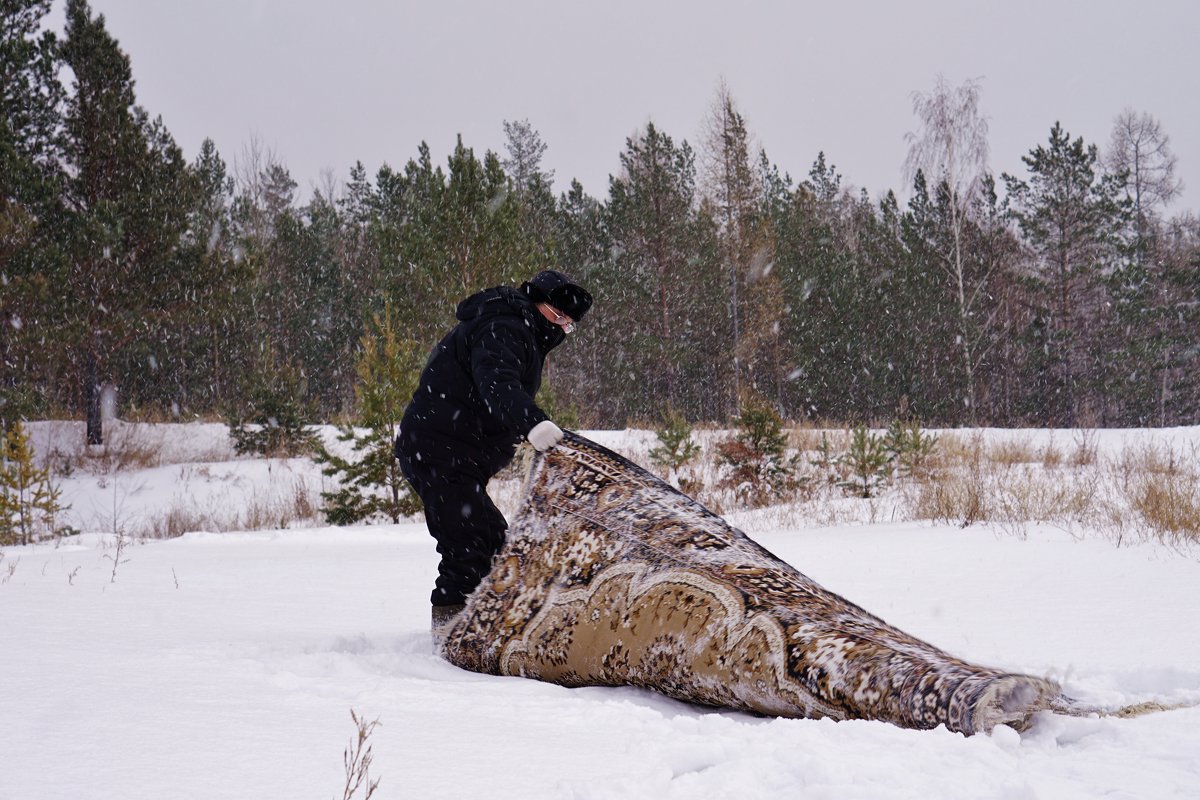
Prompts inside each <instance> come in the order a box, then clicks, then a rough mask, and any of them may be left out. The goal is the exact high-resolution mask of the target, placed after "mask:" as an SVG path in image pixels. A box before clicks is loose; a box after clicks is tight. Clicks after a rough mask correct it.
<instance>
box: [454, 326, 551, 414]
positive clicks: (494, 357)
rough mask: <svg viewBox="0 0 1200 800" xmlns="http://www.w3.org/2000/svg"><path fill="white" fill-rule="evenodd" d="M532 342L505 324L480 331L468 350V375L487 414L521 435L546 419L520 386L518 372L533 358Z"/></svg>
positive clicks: (534, 356) (534, 354) (534, 355)
mask: <svg viewBox="0 0 1200 800" xmlns="http://www.w3.org/2000/svg"><path fill="white" fill-rule="evenodd" d="M537 357H538V355H537V354H536V353H535V352H534V344H533V342H532V341H531V340H530V339H529V338H528V337H525V336H522V335H521V333H520V332H518V331H514V330H512V329H511V328H510V327H508V326H505V325H493V326H489V327H488V328H486V329H484V330H482V331H480V332H479V333H478V334H477V339H476V341H475V343H474V345H473V346H472V347H471V376H472V378H474V380H475V387H476V388H477V389H478V390H479V395H480V397H481V398H482V399H483V404H484V406H486V407H487V410H488V412H489V413H490V414H491V415H492V416H493V417H495V418H496V419H497V420H499V421H500V422H501V423H502V424H503V425H504V426H505V427H506V428H508V429H509V430H512V431H514V432H516V433H519V434H521V435H522V436H526V437H528V435H529V432H530V431H531V430H532V429H533V428H534V426H536V425H537V424H538V423H540V422H543V421H546V420H548V419H549V418H550V417H549V416H548V415H547V414H546V412H544V411H542V410H541V409H540V408H538V406H537V403H535V402H534V399H533V398H532V397H531V396H530V395H529V393H528V392H527V391H525V387H524V386H523V385H522V384H521V373H522V372H524V370H525V365H526V364H527V363H528V360H529V359H531V358H537Z"/></svg>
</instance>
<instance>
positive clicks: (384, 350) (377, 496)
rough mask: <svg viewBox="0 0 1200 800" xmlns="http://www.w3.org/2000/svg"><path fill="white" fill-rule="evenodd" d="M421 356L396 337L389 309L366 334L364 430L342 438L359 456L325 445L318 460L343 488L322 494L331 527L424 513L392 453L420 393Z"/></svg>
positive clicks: (361, 365) (345, 432)
mask: <svg viewBox="0 0 1200 800" xmlns="http://www.w3.org/2000/svg"><path fill="white" fill-rule="evenodd" d="M420 356H421V348H420V346H419V344H418V343H417V342H416V341H415V340H413V339H402V338H401V337H400V336H399V334H398V333H397V331H396V327H395V325H394V323H393V320H392V316H391V311H390V309H385V311H384V314H383V316H382V317H378V316H377V317H375V318H374V321H373V328H372V330H369V331H368V332H367V333H366V334H364V335H363V337H362V340H361V342H360V350H359V356H358V361H357V364H356V365H355V370H356V371H357V373H358V378H359V384H358V386H356V387H355V394H356V396H357V398H358V406H359V414H360V422H361V423H362V427H363V430H355V429H354V428H352V427H350V426H345V427H343V428H342V429H341V431H340V433H339V435H338V441H340V442H346V443H349V444H350V449H351V451H352V452H353V453H354V456H353V457H349V458H342V457H341V456H339V455H337V454H335V453H332V452H330V451H329V450H328V449H327V448H326V447H324V446H318V448H317V454H316V456H315V460H316V461H317V463H319V464H323V465H324V466H323V467H322V469H321V472H322V473H323V474H324V475H325V476H327V477H330V478H335V479H336V480H337V481H338V483H339V488H338V489H336V490H334V491H332V492H322V493H321V497H322V498H323V499H324V500H325V507H324V512H325V519H326V520H327V521H328V522H329V523H330V524H332V525H351V524H353V523H356V522H360V521H362V520H366V519H371V518H377V517H386V518H387V519H390V520H391V521H392V522H393V523H395V522H399V521H400V518H401V517H404V516H407V515H409V514H414V513H416V512H417V511H419V510H420V509H421V502H420V500H419V499H417V498H416V497H415V496H414V495H413V494H412V492H411V490H410V488H409V486H408V482H407V481H406V480H405V479H404V475H403V474H401V472H400V467H399V465H398V464H397V463H396V459H395V458H394V457H393V454H392V448H393V439H394V436H395V432H394V430H393V427H392V426H393V424H394V421H395V420H397V419H399V418H400V415H401V413H402V412H403V410H404V407H405V405H406V404H407V403H408V401H409V399H410V398H411V397H412V393H413V391H414V390H415V389H416V383H417V377H418V375H419V373H420V363H421V362H420ZM381 490H382V491H381Z"/></svg>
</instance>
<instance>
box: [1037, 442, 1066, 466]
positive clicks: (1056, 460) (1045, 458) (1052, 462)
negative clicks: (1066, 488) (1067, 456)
mask: <svg viewBox="0 0 1200 800" xmlns="http://www.w3.org/2000/svg"><path fill="white" fill-rule="evenodd" d="M1041 455H1042V466H1043V467H1045V468H1046V469H1057V468H1058V467H1061V466H1062V464H1063V454H1062V451H1061V450H1059V449H1058V447H1057V446H1056V445H1055V444H1054V442H1053V441H1050V442H1047V443H1046V446H1045V447H1043V448H1042V454H1041Z"/></svg>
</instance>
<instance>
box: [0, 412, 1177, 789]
mask: <svg viewBox="0 0 1200 800" xmlns="http://www.w3.org/2000/svg"><path fill="white" fill-rule="evenodd" d="M66 427H67V426H62V425H59V426H51V425H48V424H41V426H40V427H39V426H37V425H35V426H34V427H33V443H34V445H35V446H36V447H39V448H42V449H43V450H44V451H46V452H48V451H50V450H53V449H54V448H55V447H56V444H55V442H57V441H59V440H58V438H56V437H60V436H61V437H62V440H61V447H60V448H59V450H60V455H61V454H63V453H69V452H72V450H71V448H72V447H74V444H71V443H70V442H72V441H74V440H73V438H72V437H75V436H79V437H80V438H82V434H81V432H79V431H77V430H75V429H71V430H67V429H66ZM222 430H223V429H222V428H221V426H157V427H156V428H155V429H154V430H153V431H152V432H149V433H148V432H144V431H143V432H142V433H141V434H139V435H140V436H143V437H145V438H153V437H158V438H157V439H156V440H154V441H153V442H150V443H149V445H147V449H148V450H154V449H155V448H157V450H158V451H159V452H160V453H161V454H162V458H161V461H162V463H151V464H145V465H143V466H141V467H140V468H133V467H129V468H126V469H122V470H118V471H111V472H109V473H108V474H105V475H98V474H95V472H93V471H92V470H93V468H94V465H93V466H91V467H87V468H85V467H83V466H81V465H80V466H77V467H76V469H75V471H74V472H73V473H72V475H71V476H70V477H69V478H67V479H65V480H64V481H63V488H64V497H63V500H64V502H67V503H70V504H71V505H72V509H71V511H70V512H68V517H69V521H70V522H71V524H73V525H75V526H76V527H79V528H81V529H83V530H84V531H85V532H84V533H83V534H82V535H80V536H76V537H69V538H67V539H64V540H62V541H61V542H60V543H58V544H51V543H46V544H40V545H36V546H28V547H8V548H4V549H3V556H4V558H3V560H0V687H3V694H2V696H0V800H26V798H97V799H99V798H122V800H127V799H128V798H213V797H222V798H224V797H236V798H241V797H247V798H249V797H256V798H257V797H282V798H309V797H312V798H330V797H341V796H342V793H343V787H344V767H343V753H344V751H345V749H346V747H347V746H348V745H349V744H350V741H351V739H352V737H353V736H354V734H355V729H354V726H353V724H352V722H351V719H350V711H351V709H354V710H355V711H356V712H357V713H358V714H359V715H360V716H362V717H365V718H366V719H367V720H374V719H378V720H379V723H380V725H379V727H378V728H376V729H375V731H374V733H373V735H372V736H371V738H370V743H371V744H372V746H373V756H374V761H373V764H372V770H371V776H372V778H373V779H374V778H379V779H380V781H381V782H380V784H379V789H378V791H377V792H376V794H375V797H376V798H380V799H381V798H412V797H430V796H441V797H475V796H483V797H490V798H543V797H545V798H641V797H646V798H655V800H660V799H661V798H693V797H706V798H708V797H713V798H725V797H729V798H733V797H737V798H759V797H805V798H892V797H911V798H918V797H919V798H984V797H987V798H1014V799H1016V798H1022V799H1023V798H1054V799H1057V798H1093V797H1098V796H1106V797H1116V798H1169V797H1180V798H1183V797H1188V798H1195V797H1200V708H1185V709H1180V710H1173V711H1164V712H1160V713H1154V714H1149V715H1146V716H1142V717H1137V718H1132V719H1118V718H1086V719H1079V718H1071V719H1068V718H1058V717H1051V716H1044V717H1042V718H1039V719H1038V720H1037V721H1036V723H1035V725H1034V726H1033V728H1032V729H1031V730H1030V731H1027V732H1026V733H1024V734H1022V735H1018V734H1016V733H1015V732H1013V731H1012V730H1009V729H1007V728H1000V729H997V730H996V731H995V732H994V733H993V734H991V735H990V736H976V737H972V738H966V737H963V736H960V735H957V734H952V733H949V732H947V731H945V730H935V731H924V732H921V731H907V730H901V729H898V728H895V727H892V726H890V725H887V724H884V723H875V722H841V723H834V722H830V721H825V720H821V721H808V720H782V719H764V718H758V717H753V716H749V715H746V714H740V713H727V712H719V711H713V710H710V709H702V708H696V707H692V706H687V705H684V704H681V703H677V702H674V701H671V700H668V699H665V698H663V697H660V696H656V695H654V694H651V693H648V692H644V691H640V690H635V689H611V688H587V689H574V690H570V689H565V688H562V687H559V686H555V685H550V684H543V683H538V682H535V681H529V680H523V679H516V678H495V677H490V676H483V675H476V674H472V673H467V672H463V671H461V670H459V669H457V668H455V667H453V666H451V665H449V664H448V663H446V662H444V661H442V660H441V659H439V658H437V657H436V656H434V655H433V654H432V652H431V647H430V642H429V634H428V614H429V609H428V605H427V599H428V593H429V588H430V584H431V581H432V577H433V575H434V572H435V565H436V555H435V553H434V549H433V542H432V540H430V539H429V537H428V535H427V533H426V532H425V530H424V526H423V525H422V524H420V523H417V522H413V523H408V524H401V525H373V526H363V527H358V528H337V529H335V528H293V529H287V530H284V529H277V530H264V531H253V532H227V533H203V532H191V533H187V534H185V535H183V536H182V537H179V538H173V539H169V540H160V541H143V542H135V543H132V544H129V545H126V546H125V547H123V548H122V550H121V551H120V563H115V561H114V560H115V559H116V558H117V556H118V551H117V548H116V546H115V537H114V534H113V531H122V530H127V531H128V530H133V529H134V528H144V527H145V526H147V525H152V524H162V523H163V522H164V521H166V520H168V519H175V520H177V521H178V520H181V519H182V520H186V519H203V518H204V517H205V515H208V517H209V518H210V519H214V520H215V519H217V518H218V517H220V518H221V519H224V520H232V519H237V518H238V517H237V515H239V514H241V515H242V517H241V519H245V520H251V519H254V520H258V521H259V522H261V520H262V519H263V518H269V516H270V515H271V514H273V513H278V514H279V515H280V516H281V519H282V518H283V517H284V516H286V515H285V513H284V512H285V510H286V508H287V507H290V506H292V505H295V504H296V502H297V501H296V496H297V495H298V494H299V493H301V492H303V491H307V492H310V493H311V492H312V491H315V490H318V489H319V488H320V484H321V480H322V479H321V477H320V475H319V473H318V472H317V471H316V470H315V469H313V468H312V467H311V466H310V465H307V464H306V463H305V462H301V461H286V462H285V461H275V462H267V461H256V460H246V459H242V460H233V459H231V458H230V456H229V454H228V449H227V444H226V443H224V441H223V439H222V436H221V431H222ZM989 435H993V436H1001V435H1005V434H1002V433H999V432H991V433H989ZM1025 435H1027V436H1039V435H1042V434H1039V433H1033V432H1026V434H1025ZM1139 436H1143V437H1150V438H1153V437H1163V436H1167V437H1179V436H1186V437H1198V438H1200V432H1198V431H1197V430H1196V429H1189V430H1187V431H1184V432H1178V431H1176V432H1171V433H1163V432H1153V431H1147V432H1103V433H1102V435H1101V436H1100V437H1099V439H1100V446H1101V447H1104V446H1108V445H1106V444H1105V443H1106V442H1126V441H1128V439H1129V437H1139ZM636 437H637V435H635V434H628V435H627V434H620V433H608V434H599V433H598V434H595V438H597V439H598V440H600V441H602V442H603V443H605V444H609V445H610V446H611V445H614V444H618V443H621V442H627V441H629V440H631V439H636ZM640 446H642V445H641V443H639V442H632V443H630V449H632V450H635V451H636V450H637V448H638V447H640ZM499 488H500V489H501V491H502V492H505V493H508V496H507V497H506V499H507V500H508V501H509V502H511V501H512V497H511V495H512V493H513V489H512V487H511V486H503V487H499ZM172 515H174V516H172ZM264 515H266V516H265V517H264ZM759 519H770V517H769V516H759V517H755V516H752V515H744V516H742V517H735V518H734V522H735V524H739V525H741V526H742V527H743V528H744V529H745V530H746V531H747V532H748V533H749V534H750V535H751V536H752V537H754V538H755V539H757V540H758V541H760V542H761V543H762V544H764V545H765V546H766V547H767V548H769V549H770V550H772V551H773V552H775V553H776V554H777V555H779V556H781V557H782V558H784V559H785V560H787V561H789V562H790V563H792V564H795V565H796V566H797V567H799V568H800V569H801V570H802V571H804V572H805V573H807V574H808V575H810V576H811V577H813V578H814V579H816V580H817V581H819V582H821V583H822V584H824V585H825V586H827V587H829V588H830V589H832V590H834V591H837V592H838V593H840V594H842V595H844V596H845V597H847V598H848V599H850V600H852V601H854V602H856V603H858V604H859V605H862V606H864V607H866V608H867V609H868V610H870V611H872V612H874V613H876V614H878V615H879V616H881V617H883V618H884V619H886V620H887V621H889V622H891V623H893V624H895V625H897V626H899V627H900V628H902V629H904V630H907V631H908V632H910V633H912V634H914V635H917V636H920V637H922V638H924V639H927V640H929V641H930V642H932V643H934V644H936V645H938V646H940V647H942V648H944V649H946V650H948V651H950V652H951V653H954V654H955V655H959V656H962V657H965V658H967V659H970V660H973V661H977V662H981V663H984V664H989V665H994V666H999V667H1004V668H1008V669H1012V670H1019V671H1027V672H1031V673H1034V674H1044V675H1049V676H1051V677H1054V678H1056V679H1057V680H1059V681H1061V682H1062V683H1063V684H1064V686H1065V687H1066V688H1067V690H1068V692H1069V693H1071V694H1073V695H1074V696H1075V697H1077V698H1078V699H1081V700H1083V701H1086V702H1090V703H1096V704H1102V705H1121V704H1128V703H1135V702H1142V701H1147V700H1155V701H1159V702H1162V703H1164V704H1179V703H1188V702H1192V703H1195V702H1200V635H1198V633H1197V630H1198V626H1197V624H1196V611H1197V609H1198V608H1200V557H1197V554H1196V553H1194V552H1178V551H1177V550H1173V549H1170V548H1167V547H1164V546H1162V545H1159V544H1153V543H1139V544H1132V545H1130V544H1126V545H1125V546H1122V547H1119V548H1118V547H1116V546H1114V544H1113V543H1112V541H1111V540H1110V538H1109V537H1106V536H1102V535H1099V534H1096V535H1089V533H1088V531H1080V530H1073V531H1071V532H1067V531H1063V530H1059V529H1056V528H1052V527H1047V526H1030V527H1029V528H1027V529H1026V530H1025V534H1026V535H1025V536H1024V537H1016V536H1012V535H1009V534H1007V533H1005V532H1002V531H999V530H996V529H991V528H988V527H987V526H978V525H977V526H971V527H969V528H966V529H960V528H958V527H954V526H944V525H931V524H927V523H887V524H874V525H866V524H853V525H850V524H847V525H841V526H837V527H824V528H809V527H766V526H764V527H761V528H760V527H755V524H756V523H755V521H756V520H759ZM179 524H182V523H179ZM114 566H115V576H114ZM359 796H361V793H360V795H359Z"/></svg>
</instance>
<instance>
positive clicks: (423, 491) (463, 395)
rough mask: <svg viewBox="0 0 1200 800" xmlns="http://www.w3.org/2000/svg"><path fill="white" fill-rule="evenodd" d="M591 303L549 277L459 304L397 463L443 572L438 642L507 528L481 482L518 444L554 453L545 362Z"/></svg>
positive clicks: (556, 433) (429, 366)
mask: <svg viewBox="0 0 1200 800" xmlns="http://www.w3.org/2000/svg"><path fill="white" fill-rule="evenodd" d="M591 305H592V297H591V295H589V294H588V293H587V291H585V290H584V289H583V288H582V287H580V286H578V285H577V284H575V283H574V282H573V281H572V280H571V279H570V278H569V277H567V276H566V275H564V274H563V273H561V272H557V271H555V270H545V271H543V272H539V273H538V274H537V275H535V276H534V277H533V278H531V279H530V280H529V281H527V282H526V283H524V284H522V285H521V287H520V288H519V289H514V288H512V287H508V286H499V287H495V288H492V289H486V290H484V291H482V292H479V293H477V294H474V295H472V296H470V297H468V298H467V299H466V300H463V301H462V302H461V303H459V305H458V310H457V311H456V312H455V317H456V318H457V319H458V324H457V325H455V326H454V328H453V329H452V330H451V331H450V332H449V333H448V334H446V336H445V337H444V338H443V339H442V340H441V341H440V342H438V344H437V346H436V347H434V348H433V351H432V352H431V353H430V356H429V360H428V362H427V363H426V365H425V368H424V370H423V371H422V372H421V381H420V384H419V385H418V387H417V390H416V391H415V392H414V393H413V398H412V402H411V403H410V404H409V406H408V408H407V409H406V410H405V412H404V418H403V419H402V420H401V422H400V432H399V434H398V435H397V436H396V443H395V455H396V458H397V459H398V460H399V462H400V468H401V470H402V471H403V472H404V476H405V477H406V478H407V479H408V482H409V483H410V484H411V485H412V487H413V490H414V491H416V493H417V495H418V496H419V497H420V498H421V501H422V503H424V505H425V522H426V524H427V525H428V527H429V533H430V535H432V536H433V537H434V538H435V539H436V540H437V549H438V553H439V554H440V555H441V563H440V564H439V566H438V577H437V581H436V583H435V588H434V590H433V593H432V595H431V597H430V601H431V603H432V605H433V614H432V616H433V627H434V631H435V634H436V633H437V631H438V629H439V628H441V627H443V626H444V625H445V624H446V623H448V622H449V620H450V619H452V618H453V616H454V614H456V613H458V611H460V610H461V609H462V606H463V603H464V602H465V601H466V598H467V596H468V595H470V594H471V592H473V591H474V590H475V588H476V587H477V586H478V585H479V583H480V582H481V581H482V580H483V578H484V576H485V575H487V573H488V571H489V570H490V569H491V562H492V557H493V556H494V555H495V554H496V553H497V552H498V551H499V550H500V548H501V546H503V544H504V537H505V531H506V530H507V529H508V523H507V521H506V520H505V519H504V516H503V515H502V514H501V513H500V511H499V510H498V509H497V508H496V506H495V505H494V504H493V503H492V501H491V499H490V498H489V497H488V495H487V491H486V488H487V483H488V481H489V480H490V479H491V478H492V476H494V475H495V474H496V473H497V472H499V471H500V470H501V469H502V468H503V467H504V466H505V465H506V464H508V462H509V461H511V460H512V457H513V454H514V453H515V452H516V447H517V445H518V444H519V443H520V442H521V440H522V439H525V440H528V441H529V443H530V444H532V445H533V446H534V447H535V448H537V449H538V450H546V449H549V448H550V447H553V446H554V445H555V444H557V443H558V442H559V440H561V439H562V435H563V434H562V430H561V429H560V428H559V427H558V426H557V425H555V424H554V422H552V421H551V420H550V418H549V417H548V416H547V415H546V413H545V412H544V411H542V409H540V408H538V406H537V403H535V402H534V397H535V395H536V394H537V391H538V387H539V386H540V385H541V382H542V367H543V364H544V363H545V360H546V355H547V354H548V353H549V352H550V351H551V350H553V349H554V348H555V347H557V346H558V345H559V344H561V343H562V342H563V340H564V339H565V338H566V334H567V333H570V332H571V331H572V330H573V329H574V327H575V323H576V322H578V321H579V320H581V319H582V318H583V315H584V314H586V313H587V311H588V309H589V308H591Z"/></svg>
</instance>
